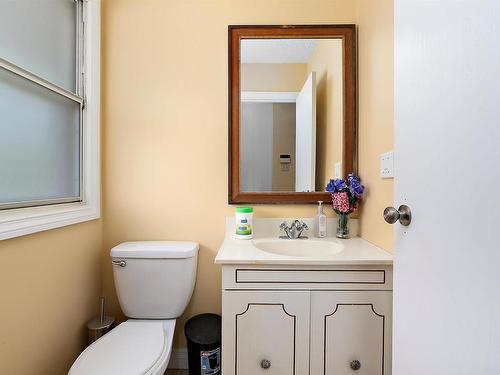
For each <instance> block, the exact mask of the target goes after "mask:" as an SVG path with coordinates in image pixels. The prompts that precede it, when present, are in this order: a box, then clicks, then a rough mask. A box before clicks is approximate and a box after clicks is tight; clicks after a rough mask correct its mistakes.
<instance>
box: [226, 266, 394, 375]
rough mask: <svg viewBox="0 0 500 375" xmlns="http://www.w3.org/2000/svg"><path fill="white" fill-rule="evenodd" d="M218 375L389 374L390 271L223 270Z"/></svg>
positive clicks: (351, 268) (372, 268)
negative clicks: (220, 344)
mask: <svg viewBox="0 0 500 375" xmlns="http://www.w3.org/2000/svg"><path fill="white" fill-rule="evenodd" d="M223 289H224V290H223V299H222V321H223V324H222V335H223V336H222V365H223V367H222V369H223V374H224V375H256V374H269V375H308V374H310V375H353V374H360V375H390V374H391V337H392V332H391V327H392V316H391V311H392V267H390V266H378V267H377V266H366V265H365V266H358V267H354V266H329V267H325V266H301V267H299V266H295V267H286V266H247V265H245V266H229V265H227V266H226V265H225V266H223Z"/></svg>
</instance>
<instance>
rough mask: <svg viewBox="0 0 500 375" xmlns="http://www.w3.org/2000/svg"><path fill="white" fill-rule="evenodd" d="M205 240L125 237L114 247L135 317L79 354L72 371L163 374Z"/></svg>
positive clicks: (118, 279) (124, 303)
mask: <svg viewBox="0 0 500 375" xmlns="http://www.w3.org/2000/svg"><path fill="white" fill-rule="evenodd" d="M198 249H199V245H198V244H197V243H195V242H180V241H138V242H125V243H122V244H120V245H118V246H116V247H114V248H113V249H111V260H112V264H113V275H114V279H115V286H116V292H117V295H118V300H119V302H120V306H121V308H122V310H123V313H124V314H125V315H126V316H127V317H128V318H129V319H128V320H127V321H126V322H124V323H121V324H120V325H118V326H117V327H116V328H115V329H113V330H111V331H110V332H109V333H107V334H106V335H104V336H103V337H101V338H100V339H99V340H97V341H95V342H94V343H93V344H92V345H90V346H89V347H88V348H87V349H85V350H84V351H83V352H82V354H80V356H79V357H78V358H77V359H76V361H75V363H73V366H71V369H70V371H69V374H70V375H162V374H163V373H164V371H165V370H166V368H167V365H168V361H169V359H170V353H171V351H172V340H173V337H174V329H175V321H176V318H178V317H179V316H180V315H181V314H182V313H183V312H184V309H185V308H186V306H187V304H188V303H189V300H190V299H191V295H192V293H193V289H194V284H195V280H196V267H197V259H198Z"/></svg>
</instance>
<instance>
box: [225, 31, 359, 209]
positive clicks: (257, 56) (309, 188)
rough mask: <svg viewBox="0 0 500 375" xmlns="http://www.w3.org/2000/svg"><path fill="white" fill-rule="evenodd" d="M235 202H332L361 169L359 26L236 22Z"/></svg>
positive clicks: (233, 91)
mask: <svg viewBox="0 0 500 375" xmlns="http://www.w3.org/2000/svg"><path fill="white" fill-rule="evenodd" d="M229 41H230V47H229V54H230V55H229V56H230V59H229V63H230V67H229V71H230V100H229V113H230V126H229V133H230V146H229V148H230V155H229V160H230V169H229V185H230V186H229V202H230V203H307V202H311V203H312V202H316V201H317V200H324V201H331V198H330V196H329V195H328V194H326V193H324V188H325V186H326V184H327V183H328V181H329V180H330V179H331V178H334V177H344V176H346V175H347V173H350V172H356V170H355V164H356V152H355V150H356V148H355V140H356V116H355V115H356V94H355V93H356V77H355V73H356V72H355V56H356V51H355V27H354V25H341V26H310V25H308V26H286V27H285V26H230V28H229Z"/></svg>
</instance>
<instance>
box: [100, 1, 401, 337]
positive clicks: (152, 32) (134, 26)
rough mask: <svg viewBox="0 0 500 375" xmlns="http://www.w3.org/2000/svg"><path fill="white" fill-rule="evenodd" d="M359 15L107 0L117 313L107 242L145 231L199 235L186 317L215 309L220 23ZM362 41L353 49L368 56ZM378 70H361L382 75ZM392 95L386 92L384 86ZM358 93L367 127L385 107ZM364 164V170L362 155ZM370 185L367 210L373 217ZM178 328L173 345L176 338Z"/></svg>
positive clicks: (222, 149)
mask: <svg viewBox="0 0 500 375" xmlns="http://www.w3.org/2000/svg"><path fill="white" fill-rule="evenodd" d="M376 3H378V2H376ZM367 6H368V5H367ZM357 12H358V9H357V7H356V2H355V1H352V0H311V1H291V0H290V1H281V0H255V1H246V0H213V1H174V0H148V1H131V0H104V1H103V25H102V32H103V50H104V51H105V56H104V65H103V98H104V113H103V116H104V125H105V135H104V142H105V143H104V152H105V168H104V169H105V170H104V175H105V180H106V181H105V186H104V217H105V220H104V250H103V261H104V262H103V265H104V266H103V268H104V270H103V282H104V291H105V294H106V295H107V297H108V298H109V300H110V309H111V311H112V312H113V313H114V314H115V315H119V316H121V318H123V315H121V313H120V308H119V305H118V302H117V300H116V297H115V290H114V285H113V277H112V269H111V266H110V263H109V255H108V254H109V250H110V248H111V247H112V246H114V245H116V244H118V243H120V242H123V241H127V240H146V239H178V240H194V241H198V242H200V245H201V250H200V259H199V269H198V279H197V286H196V289H195V292H194V296H193V299H192V301H191V304H190V306H189V307H188V309H187V311H186V313H185V316H191V315H194V314H196V313H200V312H208V311H214V312H220V302H221V291H220V283H221V277H220V276H221V275H220V267H218V266H216V265H214V264H213V261H214V257H215V255H216V253H217V250H218V248H219V246H220V244H221V242H222V240H223V237H224V222H225V217H226V216H230V215H232V214H233V208H232V207H230V206H228V205H227V25H229V24H308V23H314V24H319V23H357ZM377 12H380V11H377ZM360 13H362V14H363V17H364V18H366V15H365V14H364V12H360ZM384 17H385V16H384ZM390 23H391V24H392V20H391V21H390ZM364 38H371V37H369V36H368V35H367V34H366V33H363V34H362V37H360V40H359V43H360V45H363V43H364ZM382 41H383V42H384V43H385V42H386V40H385V39H384V40H382ZM391 42H392V41H391ZM377 48H382V50H384V51H387V50H388V49H387V48H386V47H385V46H373V49H375V50H376V49H377ZM365 50H366V47H364V49H363V50H362V55H361V56H360V58H363V56H365V57H366V58H367V59H368V58H370V56H368V55H367V53H366V52H363V51H365ZM391 56H392V55H390V56H389V57H390V58H392V57H391ZM361 68H362V73H363V72H365V71H366V70H367V68H366V65H364V66H361ZM384 69H385V68H384ZM375 73H378V70H374V74H373V75H368V74H366V72H365V73H363V76H364V77H365V78H366V79H376V80H377V81H379V80H380V79H379V78H377V77H376V76H375ZM366 86H367V85H365V84H363V85H360V87H361V88H363V87H366ZM368 88H370V86H368ZM376 93H377V94H379V95H384V94H380V92H378V91H377V92H376ZM388 95H391V97H390V99H391V100H392V92H391V93H388ZM361 99H363V103H364V104H363V105H364V107H363V108H364V111H363V119H364V120H363V122H362V123H361V125H362V126H363V127H364V126H372V125H373V124H372V122H370V121H368V119H367V117H368V116H371V114H370V112H369V111H371V110H372V109H373V111H375V112H376V113H380V111H382V109H377V108H376V105H375V104H376V103H375V104H371V105H370V106H367V104H366V103H367V98H366V96H363V97H361ZM369 100H374V97H370V98H369ZM384 110H388V109H387V108H385V109H384ZM391 116H392V112H391ZM379 117H380V116H378V117H377V119H378V118H379ZM386 117H388V116H386ZM378 124H379V121H378V120H377V122H376V123H375V124H374V125H375V126H378ZM385 125H386V124H385V123H384V126H385ZM387 125H392V124H387ZM361 132H362V134H363V136H362V137H361V138H362V140H363V141H364V142H365V143H366V134H367V133H369V134H371V133H373V132H376V130H375V129H374V130H373V131H370V132H368V131H366V130H362V131H361ZM377 152H378V147H377V148H375V149H371V148H370V149H369V151H367V152H364V153H362V155H361V157H362V161H364V160H366V159H370V158H376V159H377V160H378V154H376V153H377ZM362 166H363V168H364V169H363V170H362V174H361V175H362V176H364V175H363V173H367V174H368V171H367V170H366V167H367V163H366V162H363V163H362ZM375 169H376V170H378V166H377V167H376V168H375ZM370 173H371V171H370ZM367 181H368V182H369V183H370V184H371V183H373V184H378V183H379V181H378V180H374V179H368V180H367ZM369 187H370V186H369ZM379 190H380V189H379ZM372 192H373V193H372V194H371V196H370V197H369V198H368V199H367V205H368V206H369V207H368V209H367V215H370V217H375V215H373V212H374V208H372V204H371V203H370V202H369V200H370V199H374V200H375V199H376V198H372V196H373V194H374V192H375V190H372ZM384 194H385V193H384ZM315 211H316V209H315V207H314V206H304V205H303V206H270V205H262V206H257V207H256V209H255V216H256V217H291V216H293V217H311V216H313V215H314V213H315ZM327 211H330V210H327ZM378 215H380V213H378ZM366 224H367V223H366V222H365V229H366V232H365V233H366V236H367V239H369V240H374V241H375V242H376V241H377V240H378V238H379V237H380V236H379V235H378V234H376V235H374V234H373V230H371V231H370V230H369V229H370V227H369V226H368V225H366ZM384 233H385V234H384V236H385V235H387V231H386V230H385V232H384ZM386 242H387V241H386ZM183 323H184V319H181V320H180V322H179V327H182V325H183ZM178 332H181V331H180V330H178ZM181 336H182V335H180V334H178V335H177V338H176V343H175V346H183V345H184V341H183V338H182V337H181Z"/></svg>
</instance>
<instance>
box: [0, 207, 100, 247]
mask: <svg viewBox="0 0 500 375" xmlns="http://www.w3.org/2000/svg"><path fill="white" fill-rule="evenodd" d="M99 217H100V209H99V206H98V205H93V206H92V205H90V204H85V203H69V204H58V205H52V206H41V207H32V208H18V209H14V210H5V211H0V240H5V239H8V238H13V237H19V236H24V235H27V234H31V233H36V232H41V231H44V230H48V229H54V228H59V227H64V226H67V225H71V224H77V223H81V222H84V221H89V220H94V219H98V218H99Z"/></svg>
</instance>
